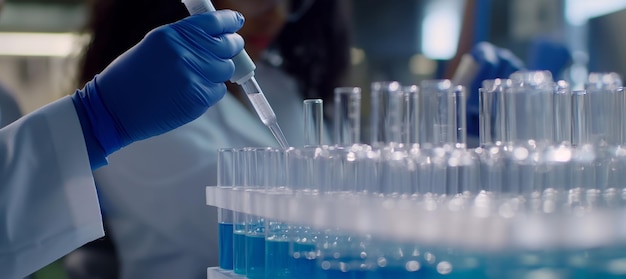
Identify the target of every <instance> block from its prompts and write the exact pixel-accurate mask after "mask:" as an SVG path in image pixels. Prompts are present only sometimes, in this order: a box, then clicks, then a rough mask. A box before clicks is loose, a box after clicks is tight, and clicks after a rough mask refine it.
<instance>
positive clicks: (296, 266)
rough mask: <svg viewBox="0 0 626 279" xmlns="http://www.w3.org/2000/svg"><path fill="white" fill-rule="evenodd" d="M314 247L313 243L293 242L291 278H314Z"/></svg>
mask: <svg viewBox="0 0 626 279" xmlns="http://www.w3.org/2000/svg"><path fill="white" fill-rule="evenodd" d="M316 249H317V248H316V247H315V244H313V243H302V242H295V243H294V244H293V254H292V257H293V265H292V266H291V269H292V274H293V276H292V278H294V279H295V278H302V279H314V278H317V277H316V276H315V273H316V269H317V258H316V254H317V251H316Z"/></svg>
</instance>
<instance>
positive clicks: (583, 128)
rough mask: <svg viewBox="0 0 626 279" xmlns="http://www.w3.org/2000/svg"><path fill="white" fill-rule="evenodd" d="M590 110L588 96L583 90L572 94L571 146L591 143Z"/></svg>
mask: <svg viewBox="0 0 626 279" xmlns="http://www.w3.org/2000/svg"><path fill="white" fill-rule="evenodd" d="M590 112H591V110H590V108H589V95H588V94H587V91H585V90H576V91H573V92H572V145H574V146H582V145H585V144H589V143H591V141H590V139H589V135H590V131H589V123H588V121H589V120H590V116H589V114H590Z"/></svg>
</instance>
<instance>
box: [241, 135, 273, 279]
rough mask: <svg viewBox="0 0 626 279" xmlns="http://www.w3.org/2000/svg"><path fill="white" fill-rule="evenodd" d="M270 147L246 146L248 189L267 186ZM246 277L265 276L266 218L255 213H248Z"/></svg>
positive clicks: (253, 189) (253, 278)
mask: <svg viewBox="0 0 626 279" xmlns="http://www.w3.org/2000/svg"><path fill="white" fill-rule="evenodd" d="M269 150H271V148H268V147H259V148H254V147H248V148H244V151H243V153H244V156H245V164H246V167H245V170H246V173H245V179H244V183H245V184H244V186H245V190H247V191H258V190H262V189H264V187H265V183H266V181H267V175H268V174H269V172H270V171H273V170H270V169H269V167H270V166H269V165H268V164H266V163H265V158H266V157H265V156H266V152H268V151H269ZM245 239H246V244H245V245H246V277H248V278H250V279H258V278H265V260H266V257H265V245H266V243H265V218H263V217H262V216H257V215H254V214H246V236H245Z"/></svg>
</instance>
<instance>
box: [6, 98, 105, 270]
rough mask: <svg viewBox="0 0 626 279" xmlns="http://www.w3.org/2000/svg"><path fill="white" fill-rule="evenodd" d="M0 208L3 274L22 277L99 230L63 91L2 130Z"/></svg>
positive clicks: (76, 127) (80, 142) (85, 161)
mask: <svg viewBox="0 0 626 279" xmlns="http://www.w3.org/2000/svg"><path fill="white" fill-rule="evenodd" d="M0 214H1V215H0V274H1V275H0V277H2V278H23V277H25V276H27V275H28V274H30V273H33V272H35V271H37V270H38V269H40V268H42V267H44V266H46V265H47V264H49V263H51V262H53V261H55V260H57V259H59V258H60V257H62V256H63V255H65V254H67V253H69V252H71V251H72V250H74V249H76V248H78V247H80V246H81V245H83V244H85V243H87V242H89V241H92V240H94V239H97V238H99V237H102V236H103V235H104V231H103V228H102V218H101V215H100V208H99V204H98V199H97V195H96V189H95V185H94V182H93V176H92V173H91V168H90V165H89V158H88V155H87V150H86V147H85V142H84V138H83V135H82V130H81V126H80V122H79V120H78V117H77V115H76V111H75V109H74V105H73V103H72V100H71V99H70V98H69V97H65V98H62V99H60V100H58V101H55V102H53V103H51V104H49V105H47V106H45V107H43V108H41V109H39V110H37V111H35V112H33V113H31V114H29V115H27V116H25V117H22V118H21V119H19V120H18V121H16V122H14V123H12V124H11V125H9V126H7V127H5V128H3V129H1V130H0Z"/></svg>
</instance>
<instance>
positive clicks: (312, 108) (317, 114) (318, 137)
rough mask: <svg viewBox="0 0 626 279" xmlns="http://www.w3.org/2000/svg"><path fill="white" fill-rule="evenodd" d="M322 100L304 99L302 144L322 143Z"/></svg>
mask: <svg viewBox="0 0 626 279" xmlns="http://www.w3.org/2000/svg"><path fill="white" fill-rule="evenodd" d="M323 131H324V101H323V100H322V99H308V100H304V146H305V147H309V146H319V145H322V138H323V136H324V134H323Z"/></svg>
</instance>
